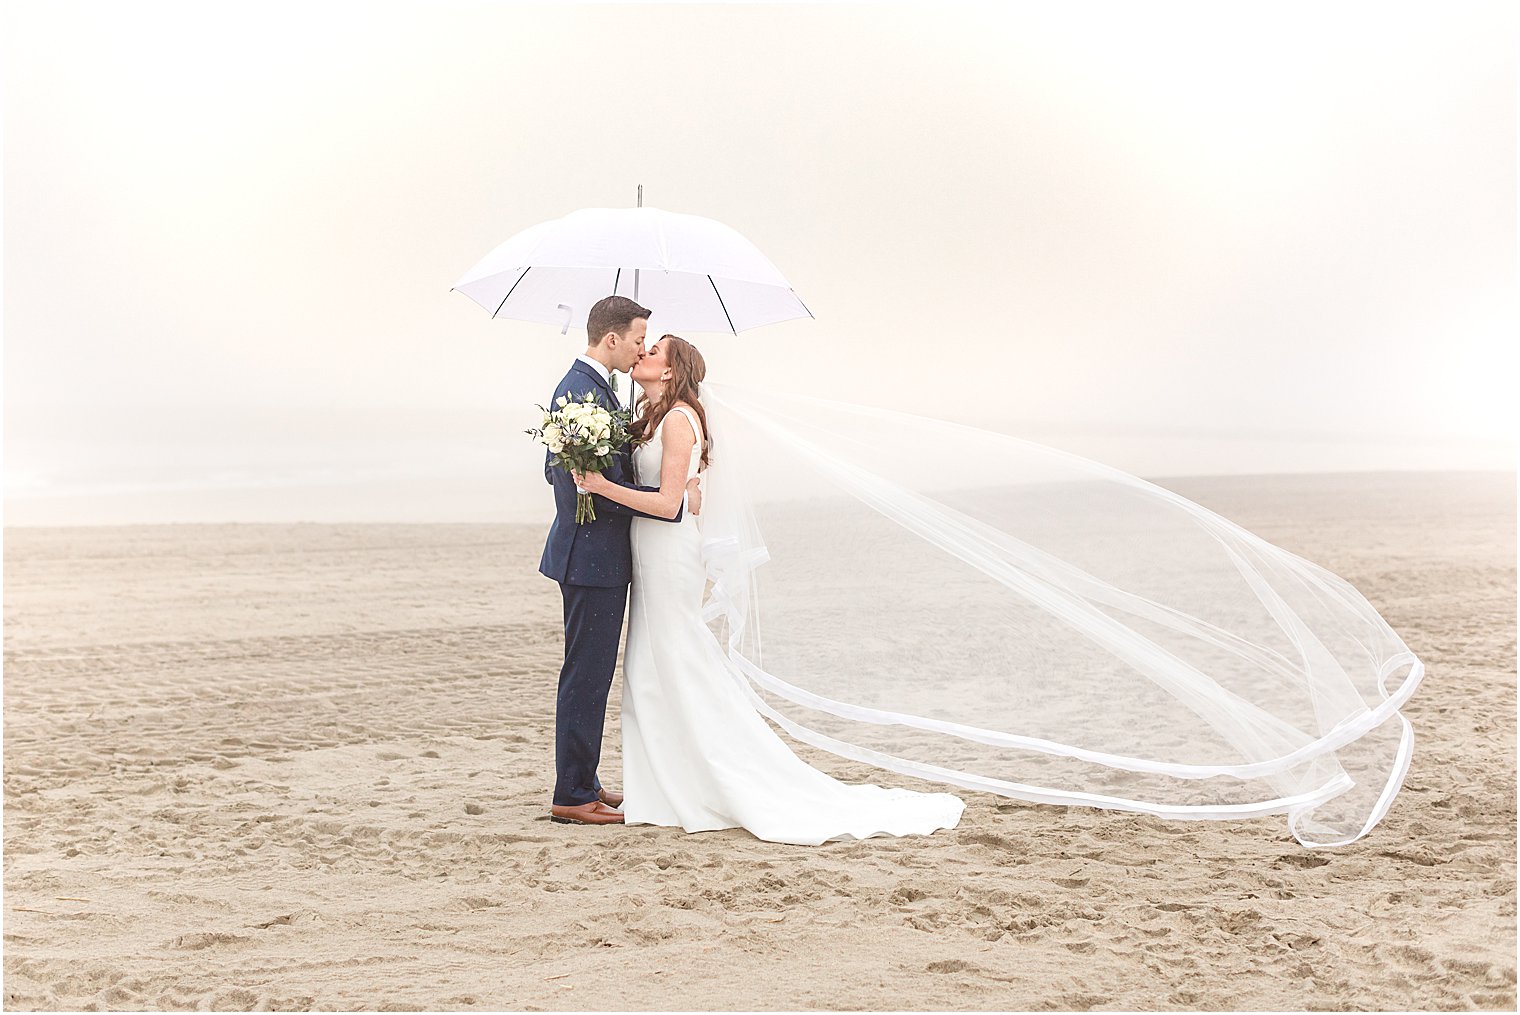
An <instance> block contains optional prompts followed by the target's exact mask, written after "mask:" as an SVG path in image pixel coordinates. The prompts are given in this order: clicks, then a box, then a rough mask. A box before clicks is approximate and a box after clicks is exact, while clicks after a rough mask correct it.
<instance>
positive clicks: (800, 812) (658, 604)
mask: <svg viewBox="0 0 1520 1015" xmlns="http://www.w3.org/2000/svg"><path fill="white" fill-rule="evenodd" d="M706 372H707V368H706V364H705V363H704V362H703V359H702V354H701V353H699V352H698V351H697V350H696V348H695V347H694V346H692V345H691V344H690V343H689V342H687V341H685V340H684V339H682V338H680V337H678V336H676V335H664V336H662V337H661V338H660V340H659V341H657V342H655V343H654V345H653V346H652V347H651V348H650V349H649V351H648V352H647V353H646V354H645V356H644V358H643V359H642V360H640V361H639V363H638V364H637V365H636V366H635V367H634V368H633V372H632V377H633V380H635V381H637V382H638V384H639V386H640V387H641V388H642V389H643V396H642V397H641V399H640V401H639V406H638V408H639V413H638V418H637V420H636V421H635V422H634V424H633V426H632V427H631V428H630V429H631V431H632V433H633V436H634V443H635V447H634V454H633V462H634V468H635V471H636V472H637V474H638V481H639V483H641V484H644V485H646V486H650V485H654V484H655V483H658V484H659V491H658V492H649V491H640V490H633V489H630V488H629V487H626V486H622V485H619V484H616V483H613V482H610V481H609V480H606V479H604V478H603V477H602V476H601V475H600V474H599V473H590V474H586V475H584V476H582V477H579V478H580V480H581V485H582V486H584V487H585V488H586V489H587V490H588V491H590V492H592V493H598V494H601V495H602V496H604V497H607V498H609V499H611V500H615V501H617V502H619V503H621V504H624V505H626V506H628V507H631V508H634V509H636V510H639V511H643V512H646V513H648V514H652V515H661V516H669V515H672V514H674V512H675V507H676V505H677V504H678V503H679V502H680V500H681V497H682V495H683V494H684V493H685V491H686V484H687V482H688V481H689V480H690V479H691V477H693V476H695V475H696V474H697V472H698V470H699V469H700V468H704V467H706V465H707V464H708V441H707V439H706V429H705V425H704V424H705V419H706V413H705V411H704V408H703V404H702V401H701V399H700V398H699V397H698V392H697V389H698V385H699V384H700V383H701V381H702V380H703V378H704V377H705V375H706ZM630 537H631V543H632V549H633V586H632V590H631V601H630V605H629V620H628V645H627V649H626V651H625V653H624V657H623V698H622V717H623V718H622V722H623V727H622V733H623V796H624V802H623V820H624V822H625V823H627V824H630V825H635V824H649V825H669V826H679V827H681V828H683V829H685V830H686V831H687V832H701V831H709V830H713V829H719V828H735V827H742V828H745V829H748V830H749V831H750V832H751V833H753V834H754V835H756V836H757V837H759V838H761V839H766V840H769V841H772V842H787V843H797V844H800V845H817V844H819V843H821V842H825V841H827V840H830V839H851V838H867V837H869V836H873V835H908V834H927V833H930V832H933V831H935V830H937V829H941V828H953V827H954V826H955V825H956V824H957V823H958V822H959V821H960V817H961V812H962V811H963V810H964V808H965V804H964V803H963V802H962V801H961V800H960V799H959V798H958V797H955V796H952V795H950V794H948V793H916V792H912V791H910V790H904V789H884V788H882V787H880V786H876V785H871V784H867V785H847V784H845V783H842V782H840V781H838V780H836V779H834V778H832V777H830V776H828V775H826V774H825V773H823V772H821V771H819V770H818V769H816V768H813V767H811V766H809V765H807V764H806V763H804V762H803V761H802V760H801V759H799V758H798V757H797V756H796V755H795V754H793V753H792V751H791V749H790V748H789V747H787V745H786V744H785V743H783V742H782V740H781V738H780V737H778V736H777V735H776V734H775V732H774V731H772V730H771V728H770V727H769V726H768V725H767V724H766V722H765V720H764V719H762V718H761V717H760V713H759V712H757V711H756V710H755V707H754V706H753V705H752V704H751V703H750V701H749V699H748V698H747V697H746V695H745V692H744V690H743V688H742V686H741V681H740V679H739V678H737V676H736V674H734V672H733V666H732V664H731V663H730V662H729V661H728V659H727V658H726V657H725V655H724V653H723V650H722V648H721V646H720V645H719V643H718V641H717V639H716V638H715V637H714V636H713V633H712V631H711V630H709V628H708V627H707V626H706V624H704V623H703V620H702V599H703V588H704V585H705V583H706V578H707V572H706V569H705V566H704V564H703V559H702V549H703V534H702V531H701V529H700V527H699V519H698V518H697V517H695V516H692V515H687V516H686V517H685V518H684V519H683V520H682V521H680V522H678V523H676V524H669V523H666V522H662V521H657V520H653V519H648V518H635V519H634V520H633V524H632V529H631V532H630Z"/></svg>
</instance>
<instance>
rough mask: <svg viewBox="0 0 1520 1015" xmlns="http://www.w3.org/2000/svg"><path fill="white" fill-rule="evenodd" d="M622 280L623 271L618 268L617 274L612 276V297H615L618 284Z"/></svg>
mask: <svg viewBox="0 0 1520 1015" xmlns="http://www.w3.org/2000/svg"><path fill="white" fill-rule="evenodd" d="M622 280H623V269H622V268H619V269H618V270H617V274H616V275H614V276H612V295H614V296H616V295H617V287H618V283H619V282H621V281H622Z"/></svg>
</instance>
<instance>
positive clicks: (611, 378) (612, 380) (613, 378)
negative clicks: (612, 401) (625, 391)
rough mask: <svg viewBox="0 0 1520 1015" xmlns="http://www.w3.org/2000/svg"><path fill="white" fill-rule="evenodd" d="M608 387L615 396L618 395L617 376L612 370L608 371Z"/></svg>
mask: <svg viewBox="0 0 1520 1015" xmlns="http://www.w3.org/2000/svg"><path fill="white" fill-rule="evenodd" d="M607 386H608V387H610V388H611V389H612V393H613V394H614V395H615V394H617V374H615V373H613V372H612V371H610V370H609V371H607Z"/></svg>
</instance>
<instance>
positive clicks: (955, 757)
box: [699, 384, 1423, 846]
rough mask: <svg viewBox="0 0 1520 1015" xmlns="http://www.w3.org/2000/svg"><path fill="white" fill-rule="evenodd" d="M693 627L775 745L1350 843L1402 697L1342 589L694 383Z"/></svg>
mask: <svg viewBox="0 0 1520 1015" xmlns="http://www.w3.org/2000/svg"><path fill="white" fill-rule="evenodd" d="M701 397H702V401H703V405H704V407H705V408H706V411H707V416H708V424H709V435H710V438H711V441H712V445H711V457H712V465H711V467H710V468H709V470H708V472H707V474H706V480H705V495H704V503H703V511H702V514H701V516H700V518H699V525H700V527H701V531H702V536H703V544H704V550H703V554H704V561H705V565H706V568H707V576H708V579H709V583H710V584H709V591H708V593H707V599H706V602H705V604H704V616H705V619H706V620H707V621H708V622H709V624H710V626H711V627H712V629H713V631H714V633H715V634H716V635H717V636H718V638H719V640H720V644H721V645H722V646H723V647H724V649H725V650H726V652H727V654H728V657H729V659H730V661H731V662H732V664H733V666H732V670H731V673H730V677H731V678H732V679H735V680H737V681H739V682H740V683H741V685H742V686H743V687H744V688H745V690H746V692H747V693H748V694H749V696H750V698H751V701H752V702H753V703H754V705H755V706H756V708H758V709H759V710H760V711H761V712H762V713H763V714H764V715H766V716H767V717H769V718H770V719H772V720H773V721H775V722H776V723H777V724H778V725H780V726H781V727H782V728H783V729H784V730H786V731H787V732H788V733H789V734H790V735H791V736H793V737H794V738H796V739H798V740H800V741H803V742H805V743H809V744H812V745H814V746H817V747H821V748H824V749H827V750H829V751H832V752H834V753H836V754H839V755H842V756H844V757H847V758H853V759H856V760H859V761H864V762H868V763H871V764H873V765H877V766H880V767H882V768H885V769H889V770H891V771H894V772H900V773H902V774H905V775H911V776H918V777H922V778H926V779H931V780H935V781H938V782H942V783H948V784H951V785H955V786H961V787H965V788H967V789H973V790H981V791H985V792H990V793H997V794H1002V795H1004V796H1009V797H1017V798H1020V799H1024V800H1031V801H1037V802H1042V803H1053V804H1067V805H1083V806H1093V807H1108V808H1115V809H1119V810H1127V811H1137V812H1140V813H1144V814H1151V815H1156V816H1159V817H1162V818H1176V819H1188V818H1194V819H1225V818H1240V817H1251V816H1257V815H1263V814H1274V813H1282V814H1285V815H1287V821H1288V827H1289V829H1290V830H1291V832H1292V834H1293V835H1294V836H1295V837H1296V838H1297V839H1298V841H1299V842H1301V843H1303V844H1304V845H1305V846H1334V845H1340V844H1344V843H1348V842H1351V841H1354V840H1356V839H1358V838H1360V837H1361V836H1363V835H1365V834H1366V833H1367V832H1368V831H1369V830H1370V829H1371V828H1372V827H1373V826H1374V825H1375V824H1377V822H1378V821H1379V820H1380V819H1381V818H1382V816H1383V815H1384V814H1385V813H1386V812H1387V810H1388V807H1389V805H1390V804H1391V802H1392V800H1393V797H1394V795H1395V794H1396V793H1397V792H1398V789H1399V786H1400V785H1401V783H1402V782H1403V778H1404V773H1405V771H1406V770H1407V769H1408V766H1409V759H1410V753H1411V749H1412V746H1413V733H1412V730H1411V729H1410V726H1409V723H1408V722H1407V721H1406V720H1405V719H1404V718H1403V716H1401V715H1400V714H1399V712H1398V709H1399V708H1400V706H1401V705H1402V704H1403V703H1404V702H1405V701H1406V700H1408V698H1409V696H1410V695H1411V694H1412V693H1413V692H1414V689H1415V686H1416V685H1417V684H1418V683H1419V680H1420V677H1421V675H1422V673H1423V667H1422V665H1421V663H1420V661H1419V660H1418V659H1417V658H1415V656H1414V654H1413V653H1411V652H1410V651H1409V649H1408V647H1407V646H1405V644H1404V643H1403V641H1401V640H1400V638H1399V636H1398V635H1397V634H1396V633H1394V631H1393V630H1392V629H1391V628H1390V627H1389V626H1388V624H1387V623H1386V622H1385V621H1384V620H1383V618H1382V617H1381V616H1379V614H1378V612H1377V610H1375V609H1374V608H1373V607H1372V605H1371V604H1370V603H1368V601H1367V600H1366V599H1365V598H1364V597H1363V596H1362V595H1361V594H1360V593H1358V592H1357V590H1356V589H1355V588H1353V587H1352V586H1351V585H1350V584H1348V583H1347V582H1346V581H1344V580H1343V579H1341V578H1339V577H1337V576H1336V575H1335V574H1333V573H1331V572H1330V571H1328V570H1326V569H1325V568H1323V567H1321V566H1319V565H1317V564H1315V563H1313V562H1311V561H1308V560H1305V559H1303V558H1301V557H1298V556H1296V555H1294V554H1292V553H1290V552H1288V551H1287V550H1284V549H1282V548H1281V547H1278V546H1275V545H1273V544H1271V543H1269V542H1267V541H1266V540H1264V539H1261V538H1260V537H1258V536H1255V535H1253V534H1252V533H1250V532H1248V531H1246V530H1245V529H1242V528H1241V527H1240V526H1238V525H1235V524H1233V523H1232V522H1230V521H1229V520H1227V519H1225V518H1222V517H1220V516H1219V515H1217V514H1215V513H1213V512H1212V511H1209V510H1207V509H1206V508H1204V507H1202V506H1200V505H1198V504H1195V503H1193V502H1192V501H1189V500H1187V499H1186V498H1184V497H1181V496H1178V495H1177V494H1175V493H1172V492H1170V491H1168V490H1166V489H1163V488H1161V487H1159V486H1156V485H1154V484H1152V483H1148V482H1146V481H1144V480H1142V479H1138V478H1136V477H1134V476H1131V475H1129V474H1127V473H1124V472H1122V471H1120V470H1117V469H1114V468H1110V467H1108V466H1104V465H1102V464H1100V463H1097V462H1094V461H1090V460H1088V459H1084V458H1081V457H1079V456H1077V455H1073V454H1069V453H1066V452H1063V451H1059V450H1057V449H1054V448H1050V447H1045V446H1042V445H1039V444H1034V443H1031V442H1029V441H1025V440H1020V439H1018V438H1016V437H1012V436H1008V435H1005V434H999V433H992V432H988V431H984V430H978V429H974V428H970V427H965V426H960V425H957V424H954V423H949V422H946V421H943V420H935V419H928V418H923V417H918V416H913V415H908V414H904V413H899V412H891V411H887V410H882V409H875V408H868V407H864V406H857V405H848V404H843V403H839V402H832V401H825V400H819V399H812V398H804V397H797V396H788V395H778V394H775V393H771V392H764V393H762V392H755V391H747V390H745V389H743V388H738V387H734V386H730V385H718V384H704V385H703V386H702V395H701Z"/></svg>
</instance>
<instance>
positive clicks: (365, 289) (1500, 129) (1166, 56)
mask: <svg viewBox="0 0 1520 1015" xmlns="http://www.w3.org/2000/svg"><path fill="white" fill-rule="evenodd" d="M4 29H5V32H4V51H3V59H4V82H3V84H4V187H5V191H4V195H5V201H4V215H5V218H4V298H5V302H4V368H5V388H4V393H5V420H4V422H5V451H6V461H5V476H6V521H7V523H8V524H48V523H73V522H87V523H88V522H108V521H172V520H214V519H224V520H247V521H253V520H266V519H282V520H319V519H320V520H326V519H345V518H352V519H374V518H393V519H396V520H481V519H489V518H536V517H539V516H542V517H543V518H545V519H547V516H548V512H549V506H548V502H547V499H546V497H545V496H544V492H545V488H544V487H543V485H542V483H543V481H542V477H541V475H537V474H536V470H537V467H538V462H539V456H538V455H537V454H536V453H535V452H534V450H533V448H532V447H531V445H530V444H529V442H528V439H527V438H526V437H525V436H523V435H522V433H521V430H522V428H523V427H525V426H527V425H530V424H531V422H532V419H533V415H534V410H533V407H532V406H533V403H534V402H540V401H544V400H545V399H546V398H547V396H548V395H549V393H550V392H551V390H552V387H553V385H554V383H555V382H556V381H557V380H558V378H559V376H560V375H561V374H562V373H563V371H564V369H565V366H566V365H567V363H568V361H569V360H570V359H571V358H572V357H573V356H574V354H575V353H576V352H578V351H579V350H580V349H581V348H582V347H583V342H577V341H576V340H575V339H576V337H577V336H574V335H571V336H568V337H562V336H560V335H559V334H558V332H557V330H555V329H552V328H546V327H543V326H540V325H531V324H526V323H516V322H509V321H504V320H494V321H493V320H490V319H489V316H488V314H486V313H485V312H484V311H483V310H481V309H480V308H479V307H478V306H476V305H475V304H474V303H472V302H471V301H470V300H468V299H467V298H466V297H464V296H462V295H460V294H458V293H451V292H449V288H450V286H451V285H452V284H453V283H454V282H455V281H456V280H457V279H458V278H459V277H460V276H461V275H463V274H464V273H465V271H466V270H467V269H468V268H469V267H470V266H471V265H472V264H474V263H475V262H476V261H477V260H479V259H480V258H481V257H483V256H484V255H485V254H486V253H487V252H489V251H490V250H491V249H492V248H493V247H495V246H496V245H497V244H499V243H500V242H502V241H503V240H505V239H506V238H507V237H508V236H510V235H512V234H514V233H516V232H518V231H520V230H522V229H525V228H527V227H529V226H531V225H534V224H535V223H538V222H542V221H545V220H548V219H552V218H557V217H559V216H561V215H565V214H567V213H569V212H571V211H573V210H575V209H577V208H582V207H613V206H629V205H632V204H633V203H634V201H635V193H636V187H637V185H638V184H643V185H644V187H645V203H646V204H647V205H652V206H655V207H659V208H664V209H668V210H672V211H680V212H686V213H690V214H696V215H703V216H707V217H711V218H715V219H718V220H720V221H722V222H725V223H727V224H728V225H730V226H732V227H734V228H735V229H737V230H739V231H740V232H742V233H743V234H745V235H746V236H747V237H748V238H749V239H751V240H752V241H753V242H754V243H755V244H756V245H757V246H758V247H759V248H760V249H761V250H762V251H764V252H765V253H766V254H767V255H768V256H769V257H770V259H771V260H772V261H774V262H775V263H776V265H777V266H778V267H779V268H780V269H781V271H782V272H783V273H784V274H785V275H786V276H787V277H788V279H789V280H790V281H791V283H792V285H793V286H794V287H795V288H796V289H797V291H798V292H799V293H800V294H801V295H802V297H803V299H804V300H805V301H806V302H807V304H808V306H809V307H810V308H811V309H812V311H813V313H814V314H815V315H816V317H817V320H816V321H801V322H791V323H787V324H782V325H775V326H771V327H767V328H761V329H758V330H756V331H752V332H746V333H744V334H742V335H740V336H738V337H737V338H736V337H734V336H732V335H726V336H725V335H699V334H693V335H691V336H690V337H691V338H692V339H693V340H695V341H696V342H697V344H698V345H699V346H700V347H701V348H702V349H703V351H704V353H705V354H706V355H707V359H708V363H709V366H710V368H711V371H712V374H713V376H714V377H715V378H718V379H722V380H727V381H732V382H738V383H743V384H749V385H755V386H761V387H767V386H780V387H785V388H788V389H796V390H805V391H808V392H812V393H818V394H834V395H836V396H838V397H842V398H845V399H847V400H851V401H860V402H871V403H881V404H895V405H901V406H904V407H908V408H911V409H913V410H914V411H920V412H928V413H930V414H935V415H944V416H950V417H953V418H957V419H963V420H967V421H972V422H976V423H978V424H980V425H986V426H991V427H996V428H1000V429H1006V430H1008V431H1010V432H1014V433H1017V434H1019V435H1021V436H1026V437H1030V438H1031V439H1035V440H1041V441H1043V442H1045V443H1050V444H1055V445H1057V446H1061V447H1064V448H1067V449H1069V450H1073V451H1076V452H1077V453H1080V454H1087V455H1090V456H1091V457H1097V458H1100V459H1102V460H1104V461H1107V462H1108V463H1109V464H1112V465H1116V466H1118V467H1120V468H1124V469H1127V470H1129V471H1133V472H1136V473H1139V474H1141V475H1146V476H1165V475H1179V474H1188V473H1195V472H1257V471H1315V470H1328V469H1336V470H1338V469H1369V468H1400V467H1410V468H1436V467H1503V466H1507V467H1513V463H1514V453H1515V452H1514V444H1513V440H1514V434H1515V430H1516V426H1517V419H1520V417H1517V408H1516V405H1517V401H1516V399H1515V397H1514V394H1513V387H1514V379H1515V377H1516V375H1517V370H1516V366H1517V362H1516V353H1515V338H1514V336H1515V334H1516V331H1517V317H1516V309H1515V307H1516V292H1515V279H1516V264H1515V240H1516V228H1515V211H1516V209H1515V198H1516V175H1515V169H1516V165H1515V141H1516V136H1515V134H1516V126H1515V125H1516V98H1515V96H1516V31H1515V29H1516V15H1515V9H1514V6H1513V5H1512V4H1508V3H1494V4H1483V3H1461V4H1435V3H1427V4H1420V5H1412V6H1410V5H1400V4H1390V3H1379V4H1357V5H1337V4H1334V3H1323V2H1317V3H1309V4H1292V3H1281V2H1274V3H1261V4H1246V3H1230V4H1221V3H1199V4H1171V3H1154V2H1152V3H1118V4H1084V3H1059V4H1058V3H1053V2H1050V3H1042V4H1027V5H1026V4H999V5H996V6H957V5H952V4H945V3H933V4H918V5H901V6H899V5H890V6H887V5H869V4H850V5H788V6H779V5H715V4H714V5H704V4H690V5H665V6H642V5H598V6H589V5H588V6H578V5H577V6H570V5H536V4H503V3H471V4H465V3H379V2H374V3H363V4H360V5H339V4H324V3H319V2H312V0H303V2H301V3H297V4H279V3H262V4H257V5H250V4H236V5H234V4H226V3H205V2H201V3H194V4H184V5H165V4H148V3H137V2H117V3H111V4H76V3H68V2H60V0H47V2H15V0H13V2H11V3H9V4H8V5H7V6H6V8H5V14H4ZM989 385H990V390H991V392H992V394H993V397H992V399H991V400H990V401H982V402H978V403H976V404H968V403H967V401H966V398H967V390H968V387H973V386H974V387H975V389H976V390H977V391H978V392H982V393H983V394H984V397H985V393H986V392H987V391H988V390H989ZM535 483H536V485H534V484H535ZM541 502H542V503H541Z"/></svg>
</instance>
